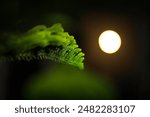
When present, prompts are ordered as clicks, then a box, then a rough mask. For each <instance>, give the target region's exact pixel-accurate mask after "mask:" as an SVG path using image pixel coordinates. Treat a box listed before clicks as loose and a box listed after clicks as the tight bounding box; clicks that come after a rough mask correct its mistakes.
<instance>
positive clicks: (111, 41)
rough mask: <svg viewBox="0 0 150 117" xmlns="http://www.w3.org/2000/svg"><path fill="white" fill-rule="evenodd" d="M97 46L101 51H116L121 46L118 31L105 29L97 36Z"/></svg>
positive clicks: (110, 52) (109, 52)
mask: <svg viewBox="0 0 150 117" xmlns="http://www.w3.org/2000/svg"><path fill="white" fill-rule="evenodd" d="M98 42H99V46H100V48H101V50H102V51H104V52H105V53H108V54H112V53H115V52H117V51H118V49H119V48H120V46H121V38H120V36H119V34H118V33H116V32H115V31H112V30H106V31H104V32H103V33H102V34H101V35H100V36H99V40H98Z"/></svg>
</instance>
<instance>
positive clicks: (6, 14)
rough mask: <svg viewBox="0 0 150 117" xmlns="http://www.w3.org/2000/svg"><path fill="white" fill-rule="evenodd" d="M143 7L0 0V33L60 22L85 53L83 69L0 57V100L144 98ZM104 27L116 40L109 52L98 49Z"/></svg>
mask: <svg viewBox="0 0 150 117" xmlns="http://www.w3.org/2000/svg"><path fill="white" fill-rule="evenodd" d="M149 6H150V4H149V2H147V1H146V0H140V1H136V0H132V1H131V0H125V1H121V0H107V1H105V0H82V1H81V0H49V1H39V2H38V1H31V0H1V1H0V32H18V31H19V32H25V31H27V30H29V29H30V28H32V27H34V26H36V25H39V24H43V25H46V26H51V25H52V24H54V23H61V24H62V26H63V27H64V29H65V31H66V32H69V34H71V35H73V36H74V37H75V39H76V41H77V43H78V45H79V47H80V48H82V51H83V52H84V53H85V61H84V63H85V70H84V71H78V70H74V69H72V68H68V67H67V66H65V67H64V68H62V66H61V65H60V66H59V65H55V64H56V63H53V62H50V61H47V60H43V61H38V60H37V61H36V60H34V61H30V62H27V61H14V62H1V63H0V99H150V85H149V84H150V73H149V71H150V70H149V64H150V62H149V60H150V46H149V42H150V39H149V38H150V33H149V27H150V13H149V10H150V8H149ZM105 30H114V31H116V32H118V34H119V35H120V37H121V39H122V45H121V47H120V49H119V50H118V51H117V52H116V53H114V54H106V53H104V52H102V51H101V50H100V48H99V45H98V37H99V35H100V34H101V33H102V32H103V31H105ZM56 66H57V67H56ZM47 69H48V71H47ZM69 70H71V71H70V72H67V71H69ZM60 71H62V72H60ZM49 72H50V73H49ZM68 73H70V74H68ZM39 74H40V75H39ZM45 74H47V75H45ZM57 74H62V75H60V76H57ZM74 74H77V76H74ZM95 75H96V76H95ZM73 76H74V77H73ZM61 77H62V79H61ZM48 78H51V79H48ZM69 78H72V80H70V79H69ZM41 79H43V81H41ZM52 79H57V80H56V81H53V80H52ZM81 79H82V80H81ZM87 79H89V80H88V81H87ZM93 79H94V80H93ZM51 80H52V81H51ZM95 80H96V81H95ZM97 80H98V81H97ZM58 81H59V82H58ZM46 82H49V83H48V84H46ZM97 83H98V84H97ZM40 84H43V86H45V87H43V86H41V85H40ZM68 84H70V85H68ZM73 84H74V85H73ZM59 86H61V87H59ZM71 86H72V87H71ZM94 86H95V87H94ZM83 87H86V88H83ZM63 88H64V89H63ZM97 89H100V90H97ZM71 92H74V93H71ZM81 92H82V93H81Z"/></svg>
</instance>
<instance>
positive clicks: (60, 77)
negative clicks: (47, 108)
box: [22, 64, 115, 100]
mask: <svg viewBox="0 0 150 117" xmlns="http://www.w3.org/2000/svg"><path fill="white" fill-rule="evenodd" d="M106 79H107V77H105V76H103V75H97V74H95V73H92V72H90V71H85V70H84V71H83V70H79V69H76V68H74V67H72V66H67V65H59V64H57V65H55V66H53V67H51V68H50V69H47V70H46V71H42V72H39V73H38V74H36V75H34V76H31V77H30V78H29V80H28V81H27V82H26V83H25V85H24V87H23V91H22V92H23V94H22V96H23V97H24V98H25V99H55V100H56V99H59V100H62V99H69V100H70V99H80V100H81V99H84V100H85V99H88V100H89V99H97V100H98V99H113V98H114V94H115V92H114V87H113V85H112V84H111V83H109V82H108V81H107V80H106Z"/></svg>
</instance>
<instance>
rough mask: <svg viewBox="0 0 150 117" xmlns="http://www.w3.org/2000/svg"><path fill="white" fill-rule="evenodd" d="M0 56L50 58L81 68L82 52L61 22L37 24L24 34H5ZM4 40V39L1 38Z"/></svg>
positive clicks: (21, 58)
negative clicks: (47, 25)
mask: <svg viewBox="0 0 150 117" xmlns="http://www.w3.org/2000/svg"><path fill="white" fill-rule="evenodd" d="M5 39H6V40H5V41H3V43H2V44H0V56H1V57H3V56H5V57H8V56H10V57H12V58H13V59H17V60H32V59H50V60H53V61H56V62H60V63H64V64H70V65H73V66H76V67H79V68H80V69H83V66H84V65H83V60H84V53H82V51H81V49H80V48H79V47H78V45H77V43H76V40H75V39H74V37H73V36H70V35H69V34H68V33H67V32H64V29H63V28H62V26H61V24H54V25H53V26H51V27H46V26H44V25H38V26H36V27H34V28H32V29H31V30H29V31H27V32H26V33H24V34H7V36H5ZM3 40H4V39H3Z"/></svg>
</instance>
